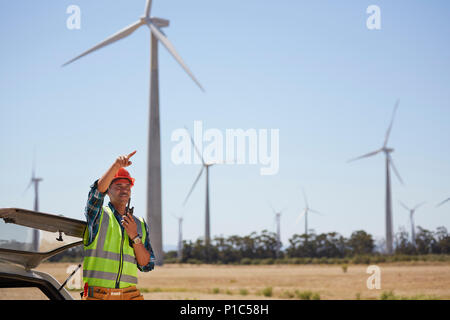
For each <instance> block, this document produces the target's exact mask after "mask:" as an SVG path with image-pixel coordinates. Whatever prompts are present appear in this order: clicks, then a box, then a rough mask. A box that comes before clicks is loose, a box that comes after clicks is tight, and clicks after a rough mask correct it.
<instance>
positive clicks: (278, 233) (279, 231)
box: [270, 205, 286, 255]
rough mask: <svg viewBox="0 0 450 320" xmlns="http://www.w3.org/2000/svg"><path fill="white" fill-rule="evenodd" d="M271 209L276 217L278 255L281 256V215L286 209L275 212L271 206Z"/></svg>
mask: <svg viewBox="0 0 450 320" xmlns="http://www.w3.org/2000/svg"><path fill="white" fill-rule="evenodd" d="M270 207H271V208H272V211H273V213H274V215H275V217H274V218H275V221H274V222H275V223H276V225H277V255H279V254H280V251H281V228H280V222H281V214H282V213H283V211H284V210H286V209H282V210H279V211H277V210H275V209H274V208H273V207H272V205H270Z"/></svg>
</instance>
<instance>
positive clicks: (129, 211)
mask: <svg viewBox="0 0 450 320" xmlns="http://www.w3.org/2000/svg"><path fill="white" fill-rule="evenodd" d="M130 202H131V197H130V198H129V199H128V204H127V208H126V213H127V214H128V213H129V214H130V215H133V211H134V207H132V208H131V209H130Z"/></svg>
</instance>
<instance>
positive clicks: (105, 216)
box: [83, 206, 147, 288]
mask: <svg viewBox="0 0 450 320" xmlns="http://www.w3.org/2000/svg"><path fill="white" fill-rule="evenodd" d="M133 218H134V220H135V222H136V225H137V232H138V234H139V235H140V236H141V237H142V242H143V243H144V242H145V238H146V237H147V234H146V232H145V226H144V221H143V220H142V219H138V218H136V217H134V216H133ZM123 236H124V239H123V247H122V230H121V228H120V225H119V222H118V221H117V219H116V218H115V216H114V214H113V213H112V211H111V209H110V208H109V207H108V206H105V207H103V208H102V212H101V214H100V226H99V230H98V232H97V235H96V237H95V239H94V241H92V243H91V244H89V245H86V244H87V242H88V239H89V237H88V233H87V232H86V234H85V246H84V263H83V281H84V282H87V283H88V284H89V285H90V286H99V287H105V288H115V287H116V284H118V287H119V288H126V287H129V286H133V285H136V284H137V265H136V263H137V262H136V257H135V255H134V250H133V247H132V246H130V245H129V240H128V235H127V233H126V231H125V230H124V235H123ZM121 247H122V250H121Z"/></svg>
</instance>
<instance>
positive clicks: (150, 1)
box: [145, 0, 152, 18]
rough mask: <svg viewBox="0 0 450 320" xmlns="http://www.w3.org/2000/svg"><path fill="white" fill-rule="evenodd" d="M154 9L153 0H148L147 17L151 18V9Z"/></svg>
mask: <svg viewBox="0 0 450 320" xmlns="http://www.w3.org/2000/svg"><path fill="white" fill-rule="evenodd" d="M151 9H152V0H147V3H146V4H145V17H146V18H150V11H151Z"/></svg>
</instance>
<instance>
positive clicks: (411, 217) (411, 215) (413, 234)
mask: <svg viewBox="0 0 450 320" xmlns="http://www.w3.org/2000/svg"><path fill="white" fill-rule="evenodd" d="M399 202H400V204H401V205H402V207H403V208H405V209H406V210H408V211H409V220H410V221H411V243H412V244H413V246H414V247H415V246H416V229H415V227H414V213H415V212H416V210H417V209H418V208H419V207H421V206H422V205H424V204H425V202H422V203H419V204H418V205H416V206H415V207H414V208H412V209H410V208H409V207H408V206H407V205H405V204H404V203H403V202H401V201H399Z"/></svg>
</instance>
